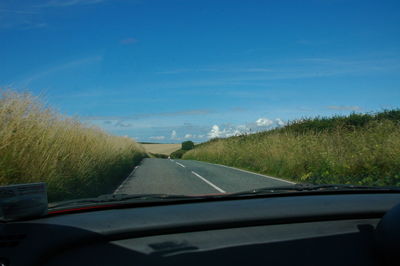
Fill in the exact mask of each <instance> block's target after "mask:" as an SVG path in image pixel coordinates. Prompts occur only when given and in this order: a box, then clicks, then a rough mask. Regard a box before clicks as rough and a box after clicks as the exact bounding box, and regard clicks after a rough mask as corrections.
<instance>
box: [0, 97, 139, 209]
mask: <svg viewBox="0 0 400 266" xmlns="http://www.w3.org/2000/svg"><path fill="white" fill-rule="evenodd" d="M0 95H1V96H0V125H1V126H0V185H7V184H18V183H30V182H46V183H47V184H48V191H49V199H50V201H54V200H64V199H72V198H79V197H89V196H97V195H99V194H102V193H107V192H111V191H112V189H113V188H114V187H115V186H116V185H117V183H118V182H120V181H121V178H123V177H124V176H126V175H127V174H128V173H129V171H130V170H131V169H132V168H133V167H134V165H135V164H137V163H138V162H139V161H140V160H141V159H142V158H143V157H144V156H145V152H144V150H143V148H142V147H141V146H140V145H139V144H137V143H136V142H134V141H133V140H131V139H128V138H124V137H116V136H111V135H109V134H107V133H105V132H103V131H102V130H100V129H98V128H95V127H90V126H86V125H83V124H82V123H80V122H79V121H78V120H76V119H73V118H67V117H65V116H61V115H59V114H57V113H56V112H55V111H53V110H52V109H50V108H48V107H46V106H45V105H44V104H43V103H42V102H41V101H40V100H39V99H38V98H35V97H33V96H31V95H30V94H26V93H25V94H23V93H16V92H12V91H10V90H6V91H5V90H3V91H1V92H0Z"/></svg>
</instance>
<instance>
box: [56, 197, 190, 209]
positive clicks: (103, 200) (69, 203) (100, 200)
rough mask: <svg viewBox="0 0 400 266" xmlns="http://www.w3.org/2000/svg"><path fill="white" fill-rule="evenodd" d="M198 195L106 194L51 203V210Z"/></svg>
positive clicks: (174, 198)
mask: <svg viewBox="0 0 400 266" xmlns="http://www.w3.org/2000/svg"><path fill="white" fill-rule="evenodd" d="M193 198H196V197H191V196H183V195H168V194H133V195H129V194H105V195H101V196H98V197H96V198H84V199H76V200H67V201H61V202H54V203H49V210H51V209H56V208H64V207H73V206H82V205H95V204H104V203H119V202H136V201H140V202H143V201H161V200H180V199H193Z"/></svg>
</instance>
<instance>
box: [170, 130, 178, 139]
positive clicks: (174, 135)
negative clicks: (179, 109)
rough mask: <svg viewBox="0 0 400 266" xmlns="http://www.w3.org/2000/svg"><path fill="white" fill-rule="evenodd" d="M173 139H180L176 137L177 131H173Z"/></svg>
mask: <svg viewBox="0 0 400 266" xmlns="http://www.w3.org/2000/svg"><path fill="white" fill-rule="evenodd" d="M171 139H178V138H177V137H176V131H175V130H172V132H171Z"/></svg>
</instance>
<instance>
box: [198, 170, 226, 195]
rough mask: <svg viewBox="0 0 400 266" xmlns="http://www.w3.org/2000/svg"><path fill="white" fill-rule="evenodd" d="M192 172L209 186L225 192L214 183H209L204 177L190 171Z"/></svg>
mask: <svg viewBox="0 0 400 266" xmlns="http://www.w3.org/2000/svg"><path fill="white" fill-rule="evenodd" d="M192 174H194V175H195V176H197V177H198V178H200V179H201V180H203V181H204V182H206V183H207V184H209V185H210V186H212V187H213V188H215V189H216V190H218V191H219V192H221V193H226V191H225V190H222V189H220V188H219V187H217V186H216V185H214V184H213V183H211V182H210V181H208V180H207V179H205V178H204V177H202V176H201V175H199V174H198V173H196V172H193V171H192Z"/></svg>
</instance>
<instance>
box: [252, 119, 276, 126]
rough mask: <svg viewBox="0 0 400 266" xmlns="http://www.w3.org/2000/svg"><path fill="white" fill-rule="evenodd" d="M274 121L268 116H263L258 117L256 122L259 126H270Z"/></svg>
mask: <svg viewBox="0 0 400 266" xmlns="http://www.w3.org/2000/svg"><path fill="white" fill-rule="evenodd" d="M273 123H274V122H273V121H272V120H269V119H268V118H265V117H261V118H259V119H257V121H256V124H257V126H259V127H268V126H271V125H272V124H273Z"/></svg>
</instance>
